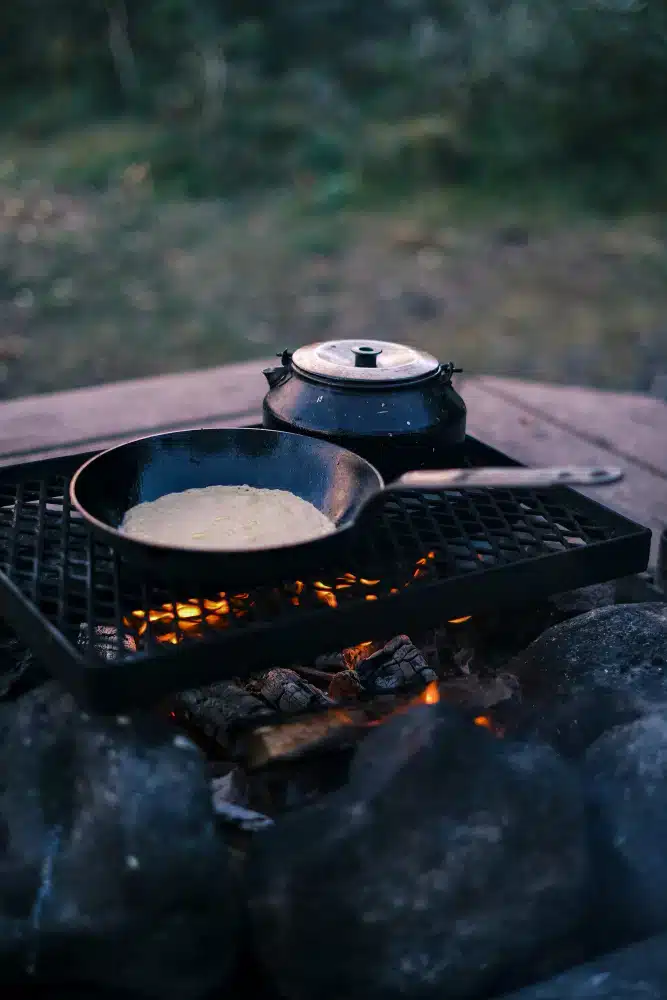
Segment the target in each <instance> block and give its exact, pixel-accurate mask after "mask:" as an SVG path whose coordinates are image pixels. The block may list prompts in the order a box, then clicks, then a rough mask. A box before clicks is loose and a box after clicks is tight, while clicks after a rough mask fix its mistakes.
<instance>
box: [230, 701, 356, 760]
mask: <svg viewBox="0 0 667 1000" xmlns="http://www.w3.org/2000/svg"><path fill="white" fill-rule="evenodd" d="M367 733H368V727H367V725H366V719H365V716H364V715H363V714H362V713H361V714H360V715H359V718H358V719H357V718H355V717H353V716H352V715H350V714H349V712H342V711H329V712H323V713H321V714H320V715H313V716H309V717H308V718H305V719H295V720H294V721H291V722H286V723H283V724H282V725H279V726H261V727H259V728H258V729H255V730H254V731H253V732H252V733H249V734H248V735H247V736H246V737H245V738H244V739H243V751H244V754H245V759H246V763H247V767H248V768H249V769H250V770H256V769H258V768H262V767H266V765H267V764H271V763H274V762H276V761H278V760H279V761H280V762H281V763H282V762H287V761H291V760H292V761H293V760H298V759H300V758H302V757H305V756H310V755H311V754H317V753H325V752H329V751H332V750H344V749H349V748H353V747H354V746H356V744H357V742H358V741H359V739H360V738H361V737H363V736H365V735H366V734H367Z"/></svg>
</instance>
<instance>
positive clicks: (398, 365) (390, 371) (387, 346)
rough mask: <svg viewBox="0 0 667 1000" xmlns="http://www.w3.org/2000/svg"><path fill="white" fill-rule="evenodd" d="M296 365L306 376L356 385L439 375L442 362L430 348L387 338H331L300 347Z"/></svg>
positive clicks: (293, 358) (293, 360) (295, 359)
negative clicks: (423, 349)
mask: <svg viewBox="0 0 667 1000" xmlns="http://www.w3.org/2000/svg"><path fill="white" fill-rule="evenodd" d="M292 365H293V366H294V367H295V368H297V369H298V370H300V371H302V372H303V373H304V374H305V375H315V376H317V377H319V378H327V379H334V380H336V381H338V382H354V383H355V384H357V385H358V384H360V383H361V384H363V383H364V382H365V383H374V384H377V383H378V382H405V381H408V380H411V379H417V378H423V377H424V376H425V375H433V374H435V373H436V372H437V371H438V370H439V368H440V364H439V362H438V360H437V359H436V358H434V357H433V356H432V355H431V354H427V353H426V351H420V350H418V349H417V348H415V347H407V346H405V345H404V344H393V343H391V342H390V341H387V340H366V339H359V340H327V341H323V342H321V343H318V344H309V345H308V346H306V347H299V348H298V349H297V350H296V351H295V352H294V354H293V355H292Z"/></svg>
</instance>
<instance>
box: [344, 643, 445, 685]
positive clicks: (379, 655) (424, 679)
mask: <svg viewBox="0 0 667 1000" xmlns="http://www.w3.org/2000/svg"><path fill="white" fill-rule="evenodd" d="M357 674H358V676H359V680H360V682H361V684H362V686H363V688H364V689H365V690H366V691H368V692H369V693H378V694H380V693H382V692H388V691H398V690H400V689H401V688H402V687H407V686H412V685H415V684H419V683H421V684H422V686H423V687H426V686H427V685H428V684H430V683H431V681H434V680H436V679H437V675H436V673H435V671H434V670H432V669H431V667H429V665H428V664H427V662H426V658H425V657H424V655H423V653H421V652H420V650H418V649H417V647H416V646H414V645H413V644H412V642H411V641H410V639H409V638H408V636H407V635H397V636H396V638H394V639H392V640H391V641H390V642H388V643H387V644H386V646H384V647H383V648H382V649H380V650H378V651H377V652H375V653H372V654H371V656H369V657H367V658H366V659H365V660H361V661H360V662H359V663H358V665H357Z"/></svg>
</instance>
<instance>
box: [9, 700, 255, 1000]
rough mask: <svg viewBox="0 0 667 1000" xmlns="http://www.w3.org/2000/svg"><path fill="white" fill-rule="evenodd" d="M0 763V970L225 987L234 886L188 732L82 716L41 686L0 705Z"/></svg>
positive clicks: (73, 979)
mask: <svg viewBox="0 0 667 1000" xmlns="http://www.w3.org/2000/svg"><path fill="white" fill-rule="evenodd" d="M0 775H1V776H2V786H1V787H0V955H2V956H3V958H4V961H3V962H0V982H2V980H3V977H4V982H5V984H7V983H8V982H11V983H13V984H14V983H16V981H17V976H19V975H20V976H21V977H22V979H23V980H24V981H26V982H30V981H32V982H39V983H49V984H50V985H52V986H57V985H59V984H64V983H66V984H68V986H72V985H77V986H80V987H85V988H86V989H88V990H89V991H90V995H93V990H94V989H95V988H97V987H105V988H107V989H109V990H112V991H113V990H115V991H117V992H119V991H122V990H124V989H126V990H132V991H136V993H137V994H139V995H142V996H144V997H148V998H150V997H156V998H157V997H160V998H170V997H173V998H176V997H178V998H179V1000H183V998H186V1000H191V998H193V1000H196V998H199V997H201V996H203V995H204V994H205V993H206V991H208V990H210V989H211V988H213V987H216V988H221V987H223V986H224V985H225V983H226V980H227V976H228V974H229V971H230V967H231V964H232V961H233V958H234V949H235V928H236V918H235V906H234V901H233V896H234V894H233V891H232V887H231V885H230V875H229V869H228V861H227V849H226V847H225V845H224V844H223V843H222V842H221V840H220V839H219V836H218V834H217V833H216V827H215V820H214V817H213V812H212V805H211V799H210V787H209V781H208V774H207V770H206V766H205V762H204V760H203V758H202V757H201V756H200V754H199V752H198V751H197V749H196V748H195V747H194V746H193V745H192V744H191V743H190V741H188V740H187V739H185V738H184V737H182V736H180V735H178V734H177V732H176V731H175V730H174V729H173V728H171V727H170V726H169V725H168V724H167V723H165V724H164V725H162V724H158V722H157V721H148V720H144V721H130V720H129V719H125V718H118V719H108V720H106V721H104V720H98V721H93V720H92V719H89V718H88V717H86V716H85V715H83V714H82V713H81V712H80V711H79V710H78V709H77V708H76V706H75V705H74V703H73V701H72V699H71V698H70V696H69V695H67V694H64V693H62V692H61V690H60V688H59V687H58V686H57V685H55V684H49V685H47V686H45V687H42V688H39V689H38V690H36V691H34V692H31V693H30V694H28V695H25V696H23V697H22V698H20V699H19V700H18V701H17V702H15V703H13V704H12V705H4V706H1V707H0ZM86 995H88V994H86Z"/></svg>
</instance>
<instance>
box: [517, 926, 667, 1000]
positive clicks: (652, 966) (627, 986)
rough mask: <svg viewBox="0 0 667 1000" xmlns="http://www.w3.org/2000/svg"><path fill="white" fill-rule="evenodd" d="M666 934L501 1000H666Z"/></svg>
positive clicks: (598, 959) (603, 957)
mask: <svg viewBox="0 0 667 1000" xmlns="http://www.w3.org/2000/svg"><path fill="white" fill-rule="evenodd" d="M665 997H667V935H664V934H663V935H660V936H659V937H653V938H650V939H649V940H648V941H642V942H641V943H640V944H634V945H632V946H631V947H629V948H624V949H623V951H616V952H613V953H611V954H609V955H603V956H602V958H597V959H595V961H593V962H588V963H586V965H580V966H578V967H577V968H576V969H571V970H570V971H569V972H566V973H564V974H563V975H562V976H557V977H556V978H555V979H551V980H549V981H548V982H545V983H538V984H537V985H536V986H529V987H528V989H525V990H521V991H520V992H519V993H513V994H512V995H511V996H507V997H504V998H503V1000H665Z"/></svg>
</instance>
